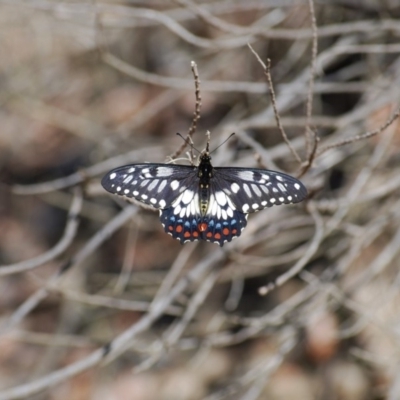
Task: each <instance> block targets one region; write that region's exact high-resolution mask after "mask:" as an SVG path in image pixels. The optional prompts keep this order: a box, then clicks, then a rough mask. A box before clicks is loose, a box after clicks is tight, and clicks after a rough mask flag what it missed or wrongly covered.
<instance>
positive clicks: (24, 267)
mask: <svg viewBox="0 0 400 400" xmlns="http://www.w3.org/2000/svg"><path fill="white" fill-rule="evenodd" d="M81 207H82V191H81V189H80V188H76V189H75V193H74V198H73V200H72V202H71V207H70V210H69V213H68V219H67V224H66V227H65V231H64V235H63V236H62V238H61V239H60V240H59V242H58V243H57V244H56V245H55V246H54V247H53V248H52V249H50V250H49V251H47V252H46V253H44V254H42V255H40V256H38V257H35V258H31V259H30V260H27V261H22V262H20V263H17V264H12V265H3V266H0V276H4V275H9V274H16V273H20V272H24V271H28V270H31V269H33V268H36V267H39V266H40V265H43V264H45V263H47V262H49V261H51V260H54V259H55V258H56V257H58V256H59V255H60V254H62V253H63V252H64V250H65V249H66V248H67V247H68V246H69V245H70V244H71V242H72V240H73V239H74V238H75V235H76V232H77V230H78V226H79V219H78V215H79V212H80V210H81Z"/></svg>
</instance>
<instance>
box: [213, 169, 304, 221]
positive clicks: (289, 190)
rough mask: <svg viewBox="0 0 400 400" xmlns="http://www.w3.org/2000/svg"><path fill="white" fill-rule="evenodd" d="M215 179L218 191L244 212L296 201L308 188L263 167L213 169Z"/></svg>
mask: <svg viewBox="0 0 400 400" xmlns="http://www.w3.org/2000/svg"><path fill="white" fill-rule="evenodd" d="M214 182H215V183H214V186H215V187H217V188H218V189H219V192H221V191H222V192H223V193H225V194H226V195H227V198H228V199H229V200H230V201H231V202H232V203H233V205H234V206H235V207H236V208H237V210H238V211H242V212H243V213H245V214H247V213H252V212H256V211H259V210H262V209H264V208H266V207H272V206H273V205H280V204H291V203H298V202H300V201H302V200H304V199H305V198H306V196H307V189H306V188H305V187H304V185H303V184H302V183H301V182H300V181H299V180H297V179H296V178H293V177H292V176H290V175H286V174H283V173H281V172H275V171H270V170H265V169H257V168H214ZM219 192H217V195H218V193H219Z"/></svg>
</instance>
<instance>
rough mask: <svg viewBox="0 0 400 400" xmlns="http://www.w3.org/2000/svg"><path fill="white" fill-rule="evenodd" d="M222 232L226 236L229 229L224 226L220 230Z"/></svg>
mask: <svg viewBox="0 0 400 400" xmlns="http://www.w3.org/2000/svg"><path fill="white" fill-rule="evenodd" d="M222 233H223V234H224V235H225V236H228V235H229V229H228V228H224V229H223V230H222Z"/></svg>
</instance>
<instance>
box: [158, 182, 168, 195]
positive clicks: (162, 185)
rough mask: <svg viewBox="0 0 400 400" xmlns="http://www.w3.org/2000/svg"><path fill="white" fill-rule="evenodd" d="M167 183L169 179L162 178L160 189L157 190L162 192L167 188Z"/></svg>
mask: <svg viewBox="0 0 400 400" xmlns="http://www.w3.org/2000/svg"><path fill="white" fill-rule="evenodd" d="M166 185H167V181H166V180H162V181H161V183H160V186H159V187H158V189H157V192H158V193H161V192H162V190H163V189H164V188H165V186H166Z"/></svg>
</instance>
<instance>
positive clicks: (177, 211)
mask: <svg viewBox="0 0 400 400" xmlns="http://www.w3.org/2000/svg"><path fill="white" fill-rule="evenodd" d="M180 212H181V206H180V205H179V204H178V205H177V206H176V207H175V208H174V214H175V215H176V214H179V213H180Z"/></svg>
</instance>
